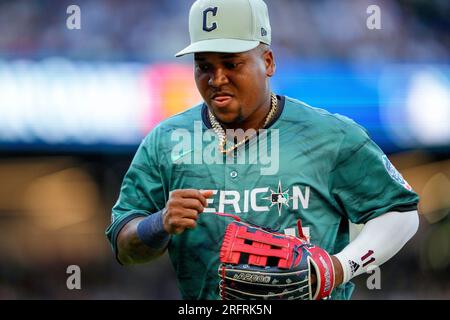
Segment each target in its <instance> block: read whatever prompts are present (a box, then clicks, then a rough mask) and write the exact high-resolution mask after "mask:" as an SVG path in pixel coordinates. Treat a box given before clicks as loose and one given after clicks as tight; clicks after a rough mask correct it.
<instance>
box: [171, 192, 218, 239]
mask: <svg viewBox="0 0 450 320" xmlns="http://www.w3.org/2000/svg"><path fill="white" fill-rule="evenodd" d="M212 195H213V192H212V191H211V190H208V191H199V190H195V189H181V190H174V191H172V192H171V193H170V197H169V200H168V201H167V203H166V207H165V208H164V212H163V223H164V229H165V230H166V231H167V232H168V233H169V234H180V233H182V232H183V231H184V230H186V229H193V228H195V227H196V226H197V219H198V215H199V214H200V213H202V212H203V210H204V209H205V207H207V206H208V204H207V202H206V199H207V198H209V197H211V196H212Z"/></svg>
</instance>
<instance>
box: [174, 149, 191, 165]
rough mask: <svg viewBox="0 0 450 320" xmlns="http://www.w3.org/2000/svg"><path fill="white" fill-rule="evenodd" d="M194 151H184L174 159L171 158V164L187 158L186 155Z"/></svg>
mask: <svg viewBox="0 0 450 320" xmlns="http://www.w3.org/2000/svg"><path fill="white" fill-rule="evenodd" d="M193 151H194V149H191V150H189V151H186V152H184V153H182V154H180V155H178V156H176V157H172V162H174V163H176V162H178V161H179V160H180V159H182V158H184V157H185V156H187V155H188V154H190V153H192V152H193Z"/></svg>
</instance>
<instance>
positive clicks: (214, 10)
mask: <svg viewBox="0 0 450 320" xmlns="http://www.w3.org/2000/svg"><path fill="white" fill-rule="evenodd" d="M217 9H218V8H217V7H214V8H208V9H206V10H205V11H203V30H205V31H206V32H211V31H213V30H215V29H217V23H215V22H214V23H213V24H212V25H211V26H209V27H208V13H209V12H211V13H212V16H213V17H215V16H216V14H217Z"/></svg>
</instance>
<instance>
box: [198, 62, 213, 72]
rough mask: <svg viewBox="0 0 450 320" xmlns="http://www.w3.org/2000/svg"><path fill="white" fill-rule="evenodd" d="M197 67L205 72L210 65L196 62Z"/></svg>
mask: <svg viewBox="0 0 450 320" xmlns="http://www.w3.org/2000/svg"><path fill="white" fill-rule="evenodd" d="M197 69H198V70H200V71H202V72H206V71H208V70H209V69H210V66H209V65H208V64H205V63H201V64H197Z"/></svg>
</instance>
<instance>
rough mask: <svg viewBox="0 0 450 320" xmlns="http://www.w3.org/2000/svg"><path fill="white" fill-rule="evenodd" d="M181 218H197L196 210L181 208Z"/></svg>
mask: <svg viewBox="0 0 450 320" xmlns="http://www.w3.org/2000/svg"><path fill="white" fill-rule="evenodd" d="M180 218H181V219H191V220H197V219H198V212H197V210H194V209H185V210H183V212H182V214H181V216H180Z"/></svg>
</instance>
